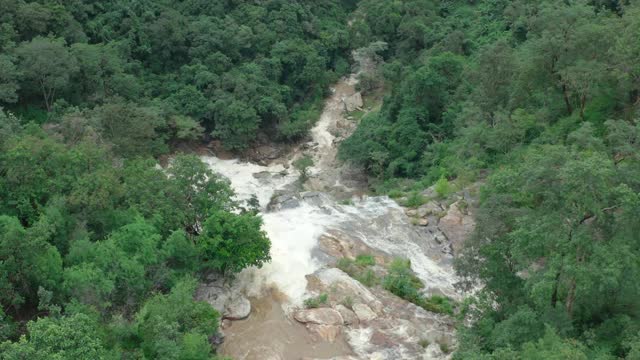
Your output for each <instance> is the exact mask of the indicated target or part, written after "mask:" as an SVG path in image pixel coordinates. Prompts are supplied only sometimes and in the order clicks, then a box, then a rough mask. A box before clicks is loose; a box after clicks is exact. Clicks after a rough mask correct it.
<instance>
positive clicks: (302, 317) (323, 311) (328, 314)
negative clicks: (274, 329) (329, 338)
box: [293, 308, 344, 325]
mask: <svg viewBox="0 0 640 360" xmlns="http://www.w3.org/2000/svg"><path fill="white" fill-rule="evenodd" d="M293 317H294V318H295V319H296V320H298V321H299V322H301V323H304V324H308V323H312V324H317V325H342V324H343V323H344V320H342V315H340V313H339V312H338V311H337V310H334V309H330V308H319V309H306V310H298V311H296V312H295V313H294V314H293Z"/></svg>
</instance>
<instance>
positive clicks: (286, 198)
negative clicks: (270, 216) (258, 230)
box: [267, 191, 300, 211]
mask: <svg viewBox="0 0 640 360" xmlns="http://www.w3.org/2000/svg"><path fill="white" fill-rule="evenodd" d="M298 206H300V199H299V198H298V194H295V193H289V192H284V191H276V192H275V193H274V194H273V196H272V198H271V201H270V202H269V204H268V205H267V209H268V210H269V211H278V210H284V209H294V208H297V207H298Z"/></svg>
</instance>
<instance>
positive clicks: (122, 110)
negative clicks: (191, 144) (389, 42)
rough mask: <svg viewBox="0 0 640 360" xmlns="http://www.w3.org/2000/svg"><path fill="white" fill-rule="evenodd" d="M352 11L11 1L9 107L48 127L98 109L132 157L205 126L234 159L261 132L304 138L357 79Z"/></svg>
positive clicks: (0, 82) (7, 20)
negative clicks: (332, 95) (342, 80)
mask: <svg viewBox="0 0 640 360" xmlns="http://www.w3.org/2000/svg"><path fill="white" fill-rule="evenodd" d="M350 6H351V5H350V2H349V1H338V0H332V1H323V2H320V3H318V2H304V1H282V0H269V1H267V2H252V1H222V0H220V1H202V0H189V1H180V2H178V3H175V2H172V1H166V0H155V1H143V2H135V3H129V2H121V1H106V2H100V3H95V2H92V1H86V0H80V1H61V2H49V1H30V0H20V1H15V0H3V1H0V8H2V14H0V25H1V26H0V105H4V106H5V107H8V108H10V109H12V110H15V112H18V113H24V114H25V115H28V116H27V117H28V118H32V119H39V121H44V120H46V119H51V118H52V117H55V116H52V114H51V112H57V113H60V112H67V111H70V110H71V109H73V107H74V106H77V107H81V108H83V109H85V108H86V109H96V110H95V117H96V118H97V121H98V122H100V123H101V125H102V127H101V128H100V129H99V130H103V131H104V133H105V134H106V137H109V138H111V139H112V140H113V143H114V145H115V146H116V147H117V148H119V150H120V151H122V152H124V153H127V154H131V150H134V149H129V148H127V147H128V146H135V147H140V148H144V150H145V151H146V152H157V151H162V147H161V146H160V147H155V146H154V147H147V146H145V145H147V144H144V143H135V144H132V140H137V138H138V137H142V138H143V139H145V138H148V137H149V136H150V135H153V134H154V131H161V132H162V133H163V134H164V135H166V136H170V137H172V138H177V139H180V137H181V135H180V132H182V131H183V129H184V127H185V126H186V127H187V128H194V127H197V126H198V123H199V124H200V125H201V126H202V127H204V128H205V129H206V130H207V132H208V133H211V134H212V135H213V136H215V137H217V138H219V139H221V140H222V141H223V143H224V145H225V146H226V147H228V148H229V149H243V148H245V147H247V146H248V145H249V144H250V143H251V142H252V141H253V140H255V139H256V136H257V134H258V132H259V131H262V132H267V133H269V134H272V135H273V136H275V137H277V138H279V139H282V140H289V139H295V138H299V137H301V136H303V135H305V133H306V130H307V129H308V128H309V126H310V125H311V124H312V122H313V121H314V120H315V119H314V115H315V114H316V113H317V111H316V109H317V108H318V106H319V105H320V104H321V100H322V98H323V96H324V95H325V92H326V90H327V88H328V85H329V84H330V83H331V82H333V81H335V80H336V79H337V78H338V77H339V76H341V75H344V74H345V73H347V72H348V71H349V63H348V55H349V48H350V44H349V36H348V31H347V28H346V24H347V15H348V10H349V8H350ZM42 109H44V110H45V112H43V111H42ZM172 127H177V131H175V132H173V133H171V132H172V131H171V130H176V129H171V128H172ZM127 130H128V132H129V133H127ZM120 134H122V135H125V136H124V137H120V136H119V135H120ZM128 137H133V139H129V138H128ZM161 138H162V136H160V137H154V139H155V140H156V141H160V139H161ZM158 145H159V144H158Z"/></svg>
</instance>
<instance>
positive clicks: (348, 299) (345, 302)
mask: <svg viewBox="0 0 640 360" xmlns="http://www.w3.org/2000/svg"><path fill="white" fill-rule="evenodd" d="M340 304H342V306H344V307H346V308H347V309H351V308H353V298H352V297H351V296H347V297H345V298H344V299H342V301H341V302H340Z"/></svg>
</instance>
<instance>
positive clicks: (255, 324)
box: [219, 292, 352, 360]
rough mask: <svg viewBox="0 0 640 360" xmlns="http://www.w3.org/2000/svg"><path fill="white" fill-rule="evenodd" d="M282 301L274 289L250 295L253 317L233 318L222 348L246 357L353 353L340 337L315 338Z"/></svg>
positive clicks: (261, 358)
mask: <svg viewBox="0 0 640 360" xmlns="http://www.w3.org/2000/svg"><path fill="white" fill-rule="evenodd" d="M283 301H286V300H285V299H283V298H282V295H277V294H274V293H273V292H268V293H267V295H264V296H261V297H258V298H251V305H252V306H253V308H252V311H251V317H250V318H249V319H247V320H241V321H234V322H233V323H232V324H231V326H230V327H229V328H227V329H225V330H224V333H225V335H226V338H225V342H224V343H223V345H222V348H221V349H219V350H220V352H221V353H223V354H225V355H227V356H231V357H232V358H234V359H246V360H276V359H277V360H284V359H301V358H305V357H314V358H331V357H334V356H336V355H348V354H351V353H352V352H351V349H350V348H349V345H348V344H347V343H346V342H345V341H344V340H343V339H341V338H338V339H337V340H336V341H335V342H334V343H328V342H326V341H321V340H320V339H315V338H313V337H312V336H311V335H310V333H309V332H308V331H307V329H305V327H304V325H302V324H300V323H298V322H296V321H295V320H293V319H290V318H289V316H287V314H285V312H284V310H283V309H282V306H281V304H282V302H283Z"/></svg>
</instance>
